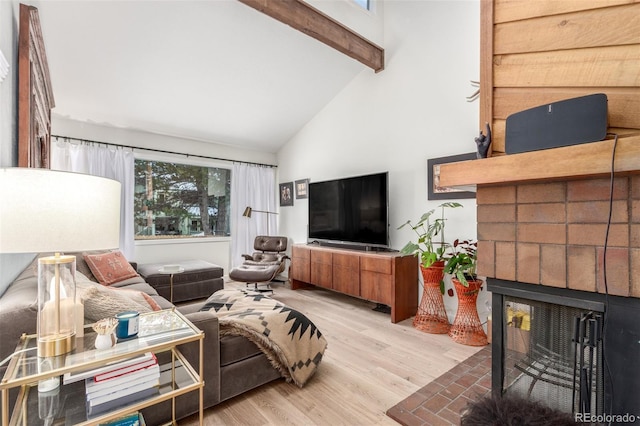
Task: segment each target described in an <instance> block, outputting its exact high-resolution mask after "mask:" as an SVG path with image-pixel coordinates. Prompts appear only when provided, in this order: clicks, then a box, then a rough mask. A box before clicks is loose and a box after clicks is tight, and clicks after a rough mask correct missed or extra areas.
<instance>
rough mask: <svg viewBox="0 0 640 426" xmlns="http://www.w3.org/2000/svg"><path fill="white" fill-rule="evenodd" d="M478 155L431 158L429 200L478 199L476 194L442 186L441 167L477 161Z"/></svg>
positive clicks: (471, 153) (428, 173)
mask: <svg viewBox="0 0 640 426" xmlns="http://www.w3.org/2000/svg"><path fill="white" fill-rule="evenodd" d="M476 158H477V157H476V153H475V152H470V153H468V154H460V155H452V156H450V157H440V158H431V159H429V160H427V188H428V199H429V200H455V199H460V198H476V193H475V192H471V191H464V190H460V189H456V188H445V187H442V186H440V165H441V164H446V163H455V162H457V161H466V160H475V159H476Z"/></svg>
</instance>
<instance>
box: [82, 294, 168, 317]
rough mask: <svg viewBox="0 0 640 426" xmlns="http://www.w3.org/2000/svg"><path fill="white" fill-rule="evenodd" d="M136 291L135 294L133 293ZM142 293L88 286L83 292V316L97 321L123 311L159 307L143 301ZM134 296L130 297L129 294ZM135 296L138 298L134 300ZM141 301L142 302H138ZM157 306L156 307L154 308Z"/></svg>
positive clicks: (147, 309)
mask: <svg viewBox="0 0 640 426" xmlns="http://www.w3.org/2000/svg"><path fill="white" fill-rule="evenodd" d="M133 293H136V295H133ZM143 294H144V293H142V292H139V291H134V290H115V289H107V288H102V289H100V288H98V287H90V288H89V289H88V290H86V291H85V292H84V294H83V299H84V300H83V301H84V317H85V319H87V320H89V321H92V322H94V321H99V320H101V319H103V318H111V317H114V316H115V315H116V314H118V313H120V312H124V311H137V312H140V313H143V312H151V311H152V310H157V309H159V306H158V305H157V304H156V303H155V302H153V303H154V305H149V304H148V303H145V301H146V299H145V298H144V296H143ZM132 295H133V296H134V298H132V297H131V296H132ZM136 297H137V298H138V299H137V300H136ZM139 301H141V302H142V303H139ZM156 308H157V309H156Z"/></svg>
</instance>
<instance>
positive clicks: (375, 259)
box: [360, 256, 391, 274]
mask: <svg viewBox="0 0 640 426" xmlns="http://www.w3.org/2000/svg"><path fill="white" fill-rule="evenodd" d="M360 269H361V270H363V271H372V272H379V273H382V274H391V257H383V256H362V257H361V258H360Z"/></svg>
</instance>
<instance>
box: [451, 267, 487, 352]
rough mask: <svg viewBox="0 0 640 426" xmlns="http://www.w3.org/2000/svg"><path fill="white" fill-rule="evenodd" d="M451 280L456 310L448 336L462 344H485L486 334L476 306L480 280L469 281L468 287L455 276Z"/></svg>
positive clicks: (480, 284)
mask: <svg viewBox="0 0 640 426" xmlns="http://www.w3.org/2000/svg"><path fill="white" fill-rule="evenodd" d="M451 281H452V282H453V285H454V287H455V289H456V294H457V295H458V311H457V312H456V317H455V319H454V320H453V324H452V325H451V330H449V337H451V338H452V339H453V341H454V342H456V343H460V344H463V345H468V346H485V345H486V344H487V343H488V342H487V334H486V333H485V332H484V329H483V328H482V323H481V322H480V317H479V316H478V309H477V308H476V301H477V300H478V293H479V292H480V286H482V281H481V280H476V281H469V287H465V286H464V285H463V284H462V283H461V282H460V281H458V279H456V278H452V279H451Z"/></svg>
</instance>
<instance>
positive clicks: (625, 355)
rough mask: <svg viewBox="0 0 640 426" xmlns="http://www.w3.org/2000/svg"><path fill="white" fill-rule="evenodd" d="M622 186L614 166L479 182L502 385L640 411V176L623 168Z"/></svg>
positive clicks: (559, 401)
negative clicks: (611, 175) (602, 172)
mask: <svg viewBox="0 0 640 426" xmlns="http://www.w3.org/2000/svg"><path fill="white" fill-rule="evenodd" d="M610 193H611V181H610V179H608V178H588V179H579V180H562V181H550V182H541V183H531V182H523V183H513V184H501V185H481V186H479V187H478V188H477V220H478V240H479V243H478V256H479V274H480V275H484V276H486V277H487V282H488V289H489V291H491V292H492V314H493V322H492V334H493V343H492V359H493V360H492V363H493V364H492V390H493V392H494V394H496V395H501V394H504V393H507V394H508V393H510V392H518V393H524V394H525V396H528V397H530V398H532V399H537V400H540V401H542V402H543V403H546V404H547V405H551V406H553V407H554V408H559V409H561V410H563V411H567V412H574V413H582V414H581V415H584V414H585V413H588V415H591V416H595V415H620V416H622V415H625V414H629V413H630V414H632V415H636V416H638V415H640V413H637V412H636V411H637V407H638V403H637V401H638V395H640V371H639V369H638V368H637V367H634V366H636V365H637V363H638V360H640V321H638V319H640V276H639V275H638V272H640V176H634V175H629V176H620V177H616V178H615V179H614V180H613V192H612V194H613V196H612V201H611V202H610ZM610 205H611V223H610V227H609V233H608V244H607V247H606V250H605V238H606V235H607V227H608V221H609V210H610ZM605 251H606V264H605ZM605 268H606V275H607V280H606V281H607V282H606V289H605V280H604V276H605ZM606 290H608V294H606V293H607V291H606ZM518 309H521V310H522V312H524V317H525V320H524V322H525V323H526V326H522V325H521V324H517V322H516V321H515V315H514V312H516V311H517V310H518ZM520 322H522V319H520ZM580 330H582V331H581V332H582V337H581V338H580V339H578V338H576V337H575V336H577V335H578V332H579V331H580ZM592 418H593V417H592ZM639 420H640V418H639ZM614 423H615V421H614Z"/></svg>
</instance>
